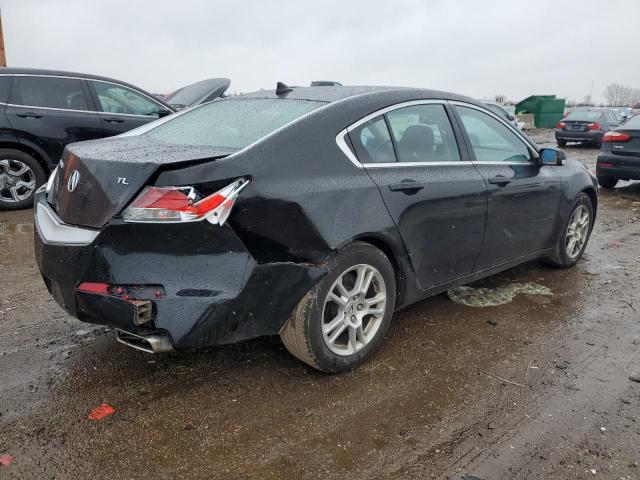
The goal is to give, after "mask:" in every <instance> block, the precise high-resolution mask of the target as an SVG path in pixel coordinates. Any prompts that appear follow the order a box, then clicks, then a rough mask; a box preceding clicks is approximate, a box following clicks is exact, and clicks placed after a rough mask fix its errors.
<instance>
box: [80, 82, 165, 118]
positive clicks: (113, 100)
mask: <svg viewBox="0 0 640 480" xmlns="http://www.w3.org/2000/svg"><path fill="white" fill-rule="evenodd" d="M89 82H90V83H91V85H92V86H93V89H94V90H95V91H96V95H97V96H98V101H99V102H100V109H101V110H102V111H103V112H108V113H124V114H127V115H142V116H147V115H149V116H156V117H157V116H158V111H159V110H160V109H161V108H165V107H161V105H160V104H158V103H156V102H154V101H152V100H150V99H149V98H147V97H146V96H144V95H142V94H141V93H138V92H136V91H134V90H131V89H130V88H127V87H124V86H122V85H116V84H114V83H107V82H97V81H92V80H89Z"/></svg>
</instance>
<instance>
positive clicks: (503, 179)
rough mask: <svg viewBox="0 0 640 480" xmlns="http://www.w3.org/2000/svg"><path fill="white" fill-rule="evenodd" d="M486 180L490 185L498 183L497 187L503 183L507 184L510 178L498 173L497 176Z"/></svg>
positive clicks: (502, 185) (503, 184)
mask: <svg viewBox="0 0 640 480" xmlns="http://www.w3.org/2000/svg"><path fill="white" fill-rule="evenodd" d="M487 182H489V183H490V184H491V185H498V186H499V187H504V186H505V185H508V184H509V183H511V179H510V178H507V177H503V176H500V175H498V176H497V177H493V178H490V179H489V180H487Z"/></svg>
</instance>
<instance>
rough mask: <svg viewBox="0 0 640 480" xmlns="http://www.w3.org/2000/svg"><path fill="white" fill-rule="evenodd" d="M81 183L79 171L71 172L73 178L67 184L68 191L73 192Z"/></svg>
mask: <svg viewBox="0 0 640 480" xmlns="http://www.w3.org/2000/svg"><path fill="white" fill-rule="evenodd" d="M79 181H80V172H78V170H74V171H73V172H71V176H70V177H69V181H68V182H67V190H69V191H70V192H73V191H74V190H75V189H76V187H77V186H78V182H79Z"/></svg>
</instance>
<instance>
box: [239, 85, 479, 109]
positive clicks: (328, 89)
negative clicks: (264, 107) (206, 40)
mask: <svg viewBox="0 0 640 480" xmlns="http://www.w3.org/2000/svg"><path fill="white" fill-rule="evenodd" d="M290 88H291V91H290V92H287V93H284V94H281V95H277V94H276V90H258V91H257V92H252V93H246V94H242V95H238V96H237V97H229V98H265V99H269V98H272V99H276V98H287V99H292V100H309V101H316V102H326V103H332V102H337V101H339V100H346V99H349V98H353V97H358V98H363V97H366V96H369V95H370V96H376V97H380V96H388V97H394V98H398V99H400V100H402V97H406V99H407V100H412V99H419V98H424V99H431V98H433V99H444V100H460V101H464V102H468V103H473V104H475V105H479V106H484V105H483V104H482V102H479V101H477V100H475V99H472V98H469V97H465V96H462V95H457V94H455V93H449V92H442V91H439V90H429V89H424V88H411V87H391V86H367V85H361V86H324V87H290Z"/></svg>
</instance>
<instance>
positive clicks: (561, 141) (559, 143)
mask: <svg viewBox="0 0 640 480" xmlns="http://www.w3.org/2000/svg"><path fill="white" fill-rule="evenodd" d="M556 143H557V144H558V146H559V147H564V146H566V145H567V141H566V140H562V139H560V138H558V139H557V140H556Z"/></svg>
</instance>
